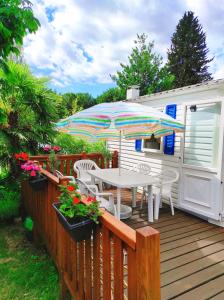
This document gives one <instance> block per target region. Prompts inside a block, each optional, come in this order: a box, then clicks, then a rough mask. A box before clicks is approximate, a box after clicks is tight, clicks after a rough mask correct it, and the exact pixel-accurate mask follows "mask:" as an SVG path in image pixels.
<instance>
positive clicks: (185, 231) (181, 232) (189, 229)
mask: <svg viewBox="0 0 224 300" xmlns="http://www.w3.org/2000/svg"><path fill="white" fill-rule="evenodd" d="M209 228H211V229H212V228H214V227H213V225H211V224H207V225H206V224H204V222H203V223H201V222H199V223H197V224H193V225H190V226H186V227H184V228H179V229H176V230H172V231H170V232H164V233H161V244H165V243H169V242H172V241H175V240H179V239H181V238H183V237H187V236H191V235H192V234H195V233H199V232H203V231H206V230H207V229H209Z"/></svg>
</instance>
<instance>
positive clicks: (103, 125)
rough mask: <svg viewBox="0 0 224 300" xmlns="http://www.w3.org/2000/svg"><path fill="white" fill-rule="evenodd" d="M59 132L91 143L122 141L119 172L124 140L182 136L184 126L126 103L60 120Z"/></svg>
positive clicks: (105, 104) (151, 111)
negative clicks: (175, 134) (122, 139)
mask: <svg viewBox="0 0 224 300" xmlns="http://www.w3.org/2000/svg"><path fill="white" fill-rule="evenodd" d="M56 127H57V129H58V130H59V131H63V132H66V133H69V134H71V135H75V136H80V137H82V138H87V139H90V140H94V139H105V140H106V139H119V140H120V143H119V169H120V156H121V136H122V137H124V138H125V139H130V140H131V139H135V140H136V139H147V138H150V137H151V136H152V135H154V137H155V138H159V137H162V136H166V135H170V134H172V133H173V132H174V131H175V132H181V131H183V130H184V125H183V124H181V123H180V122H177V121H176V120H175V119H173V118H172V117H170V116H168V115H166V114H165V113H162V112H160V111H158V110H156V109H154V108H152V107H149V106H145V105H141V104H138V103H131V102H125V101H119V102H112V103H102V104H97V105H94V106H92V107H90V108H88V109H85V110H83V111H80V112H78V113H76V114H74V115H72V116H70V117H68V118H66V119H63V120H60V121H59V122H58V123H57V124H56Z"/></svg>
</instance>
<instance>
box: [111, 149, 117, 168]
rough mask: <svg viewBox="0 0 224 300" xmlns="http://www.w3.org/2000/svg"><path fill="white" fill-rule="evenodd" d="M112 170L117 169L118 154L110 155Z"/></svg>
mask: <svg viewBox="0 0 224 300" xmlns="http://www.w3.org/2000/svg"><path fill="white" fill-rule="evenodd" d="M112 168H118V152H117V151H114V153H113V154H112Z"/></svg>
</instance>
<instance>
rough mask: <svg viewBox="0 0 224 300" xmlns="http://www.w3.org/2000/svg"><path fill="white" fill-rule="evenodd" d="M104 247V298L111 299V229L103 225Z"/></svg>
mask: <svg viewBox="0 0 224 300" xmlns="http://www.w3.org/2000/svg"><path fill="white" fill-rule="evenodd" d="M102 235H103V237H102V241H103V242H102V247H103V299H107V300H110V299H111V261H110V260H111V245H110V231H109V230H108V229H107V228H106V227H105V226H103V228H102Z"/></svg>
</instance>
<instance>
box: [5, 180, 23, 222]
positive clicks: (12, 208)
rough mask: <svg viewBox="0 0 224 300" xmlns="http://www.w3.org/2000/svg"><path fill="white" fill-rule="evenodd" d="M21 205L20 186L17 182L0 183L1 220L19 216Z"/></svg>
mask: <svg viewBox="0 0 224 300" xmlns="http://www.w3.org/2000/svg"><path fill="white" fill-rule="evenodd" d="M19 206H20V193H19V187H18V184H16V183H13V184H12V183H11V184H10V183H8V182H7V181H6V182H4V185H0V221H3V220H8V219H11V218H13V217H16V216H18V214H19Z"/></svg>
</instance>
